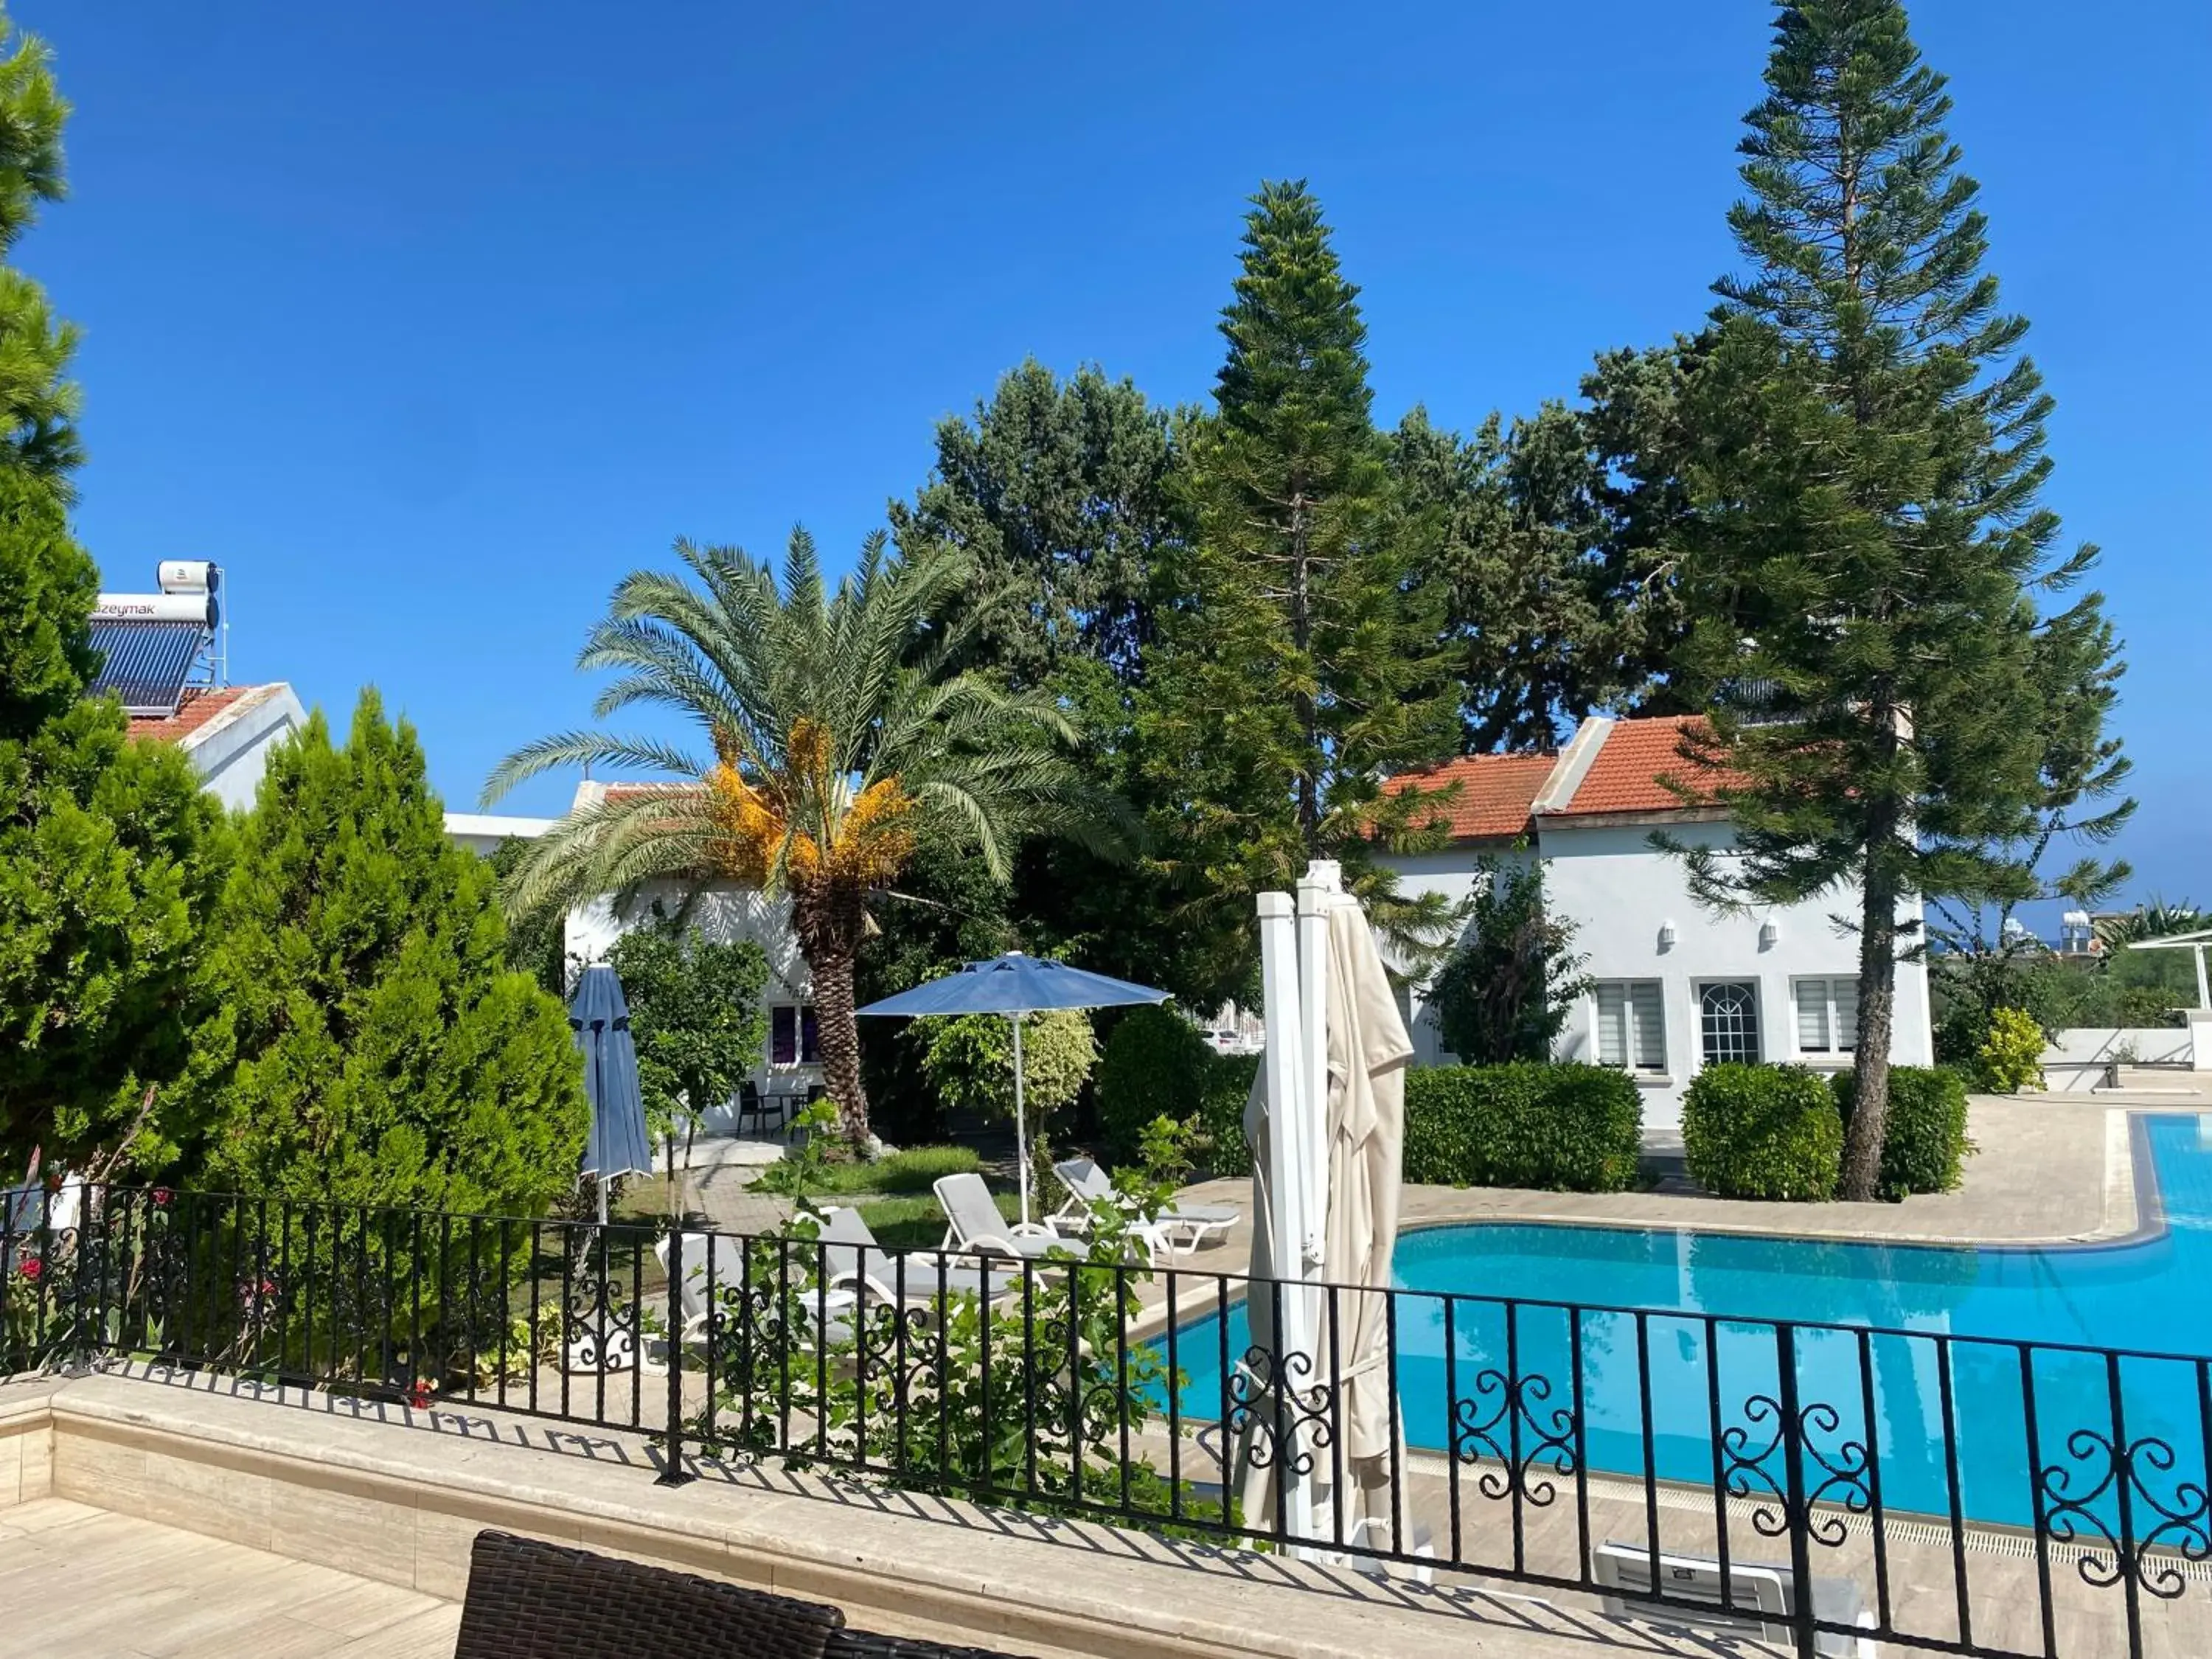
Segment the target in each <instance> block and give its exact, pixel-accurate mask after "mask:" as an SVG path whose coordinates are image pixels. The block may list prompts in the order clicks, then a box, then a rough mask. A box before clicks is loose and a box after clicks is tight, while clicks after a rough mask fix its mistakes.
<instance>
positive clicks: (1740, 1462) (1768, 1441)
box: [1721, 1394, 1790, 1538]
mask: <svg viewBox="0 0 2212 1659" xmlns="http://www.w3.org/2000/svg"><path fill="white" fill-rule="evenodd" d="M1743 1417H1744V1420H1743V1421H1742V1422H1741V1423H1731V1424H1729V1425H1728V1427H1726V1428H1725V1429H1723V1430H1722V1431H1721V1487H1722V1490H1723V1491H1724V1492H1727V1493H1728V1495H1729V1497H1730V1498H1757V1499H1759V1500H1760V1501H1759V1503H1758V1504H1756V1505H1755V1507H1754V1508H1753V1510H1752V1512H1751V1524H1752V1528H1753V1530H1754V1531H1755V1532H1757V1533H1758V1534H1759V1536H1760V1537H1762V1538H1779V1537H1781V1536H1783V1535H1784V1534H1785V1533H1787V1532H1788V1531H1789V1530H1790V1498H1789V1489H1788V1486H1787V1485H1786V1481H1787V1479H1788V1477H1787V1473H1786V1471H1785V1473H1784V1477H1783V1479H1781V1480H1777V1479H1776V1478H1775V1473H1774V1471H1773V1470H1772V1469H1771V1468H1769V1467H1768V1465H1769V1463H1770V1462H1771V1461H1772V1460H1773V1459H1774V1458H1776V1457H1778V1456H1783V1455H1784V1453H1783V1449H1782V1439H1783V1436H1782V1402H1781V1401H1778V1400H1774V1399H1771V1398H1770V1397H1769V1396H1767V1395H1763V1394H1755V1395H1752V1397H1751V1398H1750V1399H1748V1400H1747V1401H1744V1404H1743ZM1766 1425H1772V1426H1771V1428H1769V1429H1768V1430H1767V1434H1766V1438H1765V1442H1764V1443H1759V1445H1758V1446H1757V1449H1753V1432H1754V1431H1757V1430H1759V1429H1760V1428H1762V1427H1765V1426H1766ZM1768 1500H1771V1502H1770V1501H1768Z"/></svg>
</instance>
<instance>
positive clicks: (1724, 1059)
mask: <svg viewBox="0 0 2212 1659" xmlns="http://www.w3.org/2000/svg"><path fill="white" fill-rule="evenodd" d="M1698 1033H1699V1038H1700V1039H1701V1042H1702V1046H1703V1048H1704V1050H1705V1064H1706V1065H1708V1066H1723V1065H1727V1064H1729V1062H1731V1061H1740V1062H1741V1063H1743V1064H1745V1065H1750V1064H1753V1063H1755V1062H1756V1061H1757V1060H1758V1059H1759V987H1757V986H1755V985H1749V984H1746V983H1744V982H1742V981H1738V980H1727V981H1723V982H1722V983H1720V984H1717V985H1708V986H1706V987H1705V988H1704V989H1703V990H1701V991H1699V993H1698Z"/></svg>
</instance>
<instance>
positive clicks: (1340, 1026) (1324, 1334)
mask: <svg viewBox="0 0 2212 1659" xmlns="http://www.w3.org/2000/svg"><path fill="white" fill-rule="evenodd" d="M1328 947H1329V964H1328V966H1329V973H1328V1223H1327V1225H1326V1228H1325V1231H1324V1237H1325V1239H1326V1243H1325V1246H1324V1251H1323V1255H1322V1278H1323V1279H1325V1280H1327V1282H1328V1283H1329V1284H1330V1285H1346V1286H1364V1287H1366V1293H1364V1294H1363V1293H1362V1292H1361V1291H1357V1290H1337V1291H1330V1292H1328V1293H1326V1294H1325V1296H1324V1297H1323V1301H1322V1309H1321V1322H1320V1326H1319V1329H1320V1350H1319V1352H1321V1353H1322V1355H1323V1356H1328V1355H1330V1354H1332V1353H1334V1358H1335V1360H1336V1363H1337V1364H1338V1366H1339V1370H1338V1373H1337V1375H1336V1376H1335V1378H1334V1384H1335V1387H1336V1389H1337V1391H1338V1395H1339V1398H1338V1401H1337V1410H1338V1420H1339V1423H1340V1432H1341V1433H1342V1436H1343V1447H1344V1480H1345V1485H1346V1488H1347V1489H1348V1490H1347V1491H1346V1492H1345V1494H1344V1504H1343V1511H1344V1516H1345V1526H1346V1541H1347V1542H1351V1541H1359V1542H1364V1543H1366V1544H1368V1545H1370V1546H1372V1547H1383V1546H1386V1545H1387V1546H1388V1547H1393V1548H1403V1547H1406V1541H1404V1540H1401V1539H1400V1538H1398V1537H1397V1536H1396V1526H1397V1517H1396V1516H1394V1514H1393V1513H1392V1504H1391V1498H1390V1466H1391V1453H1392V1451H1393V1449H1394V1448H1393V1432H1392V1431H1393V1426H1394V1425H1393V1421H1392V1418H1393V1413H1392V1412H1391V1408H1390V1378H1391V1371H1390V1349H1389V1341H1390V1332H1389V1298H1388V1297H1385V1296H1383V1295H1382V1294H1380V1292H1383V1291H1388V1290H1389V1288H1390V1255H1391V1252H1392V1251H1393V1250H1394V1249H1396V1247H1397V1243H1398V1197H1399V1188H1400V1180H1401V1162H1402V1158H1403V1153H1404V1150H1405V1142H1406V1066H1407V1061H1409V1060H1412V1058H1413V1041H1412V1039H1411V1038H1410V1036H1408V1035H1407V1030H1406V1022H1405V1019H1404V1018H1403V1017H1402V1016H1401V1014H1400V1013H1399V1012H1398V1000H1397V998H1396V997H1395V995H1394V994H1392V992H1391V988H1390V977H1389V974H1388V973H1387V972H1385V971H1384V969H1383V956H1382V952H1381V951H1378V950H1377V949H1376V945H1375V935H1374V933H1372V932H1371V931H1370V929H1369V927H1368V926H1367V918H1366V916H1365V915H1364V914H1363V913H1362V912H1361V910H1360V908H1359V906H1358V904H1357V903H1356V902H1353V901H1352V900H1351V899H1350V898H1345V899H1342V900H1340V902H1337V903H1335V904H1333V905H1332V906H1330V907H1329V911H1328ZM1332 1322H1334V1325H1335V1328H1336V1340H1335V1342H1334V1345H1332V1344H1331V1342H1330V1340H1329V1327H1330V1325H1331V1323H1332ZM1324 1363H1326V1361H1324ZM1319 1473H1320V1474H1322V1476H1323V1477H1324V1478H1326V1477H1327V1476H1328V1474H1329V1473H1330V1471H1329V1470H1328V1469H1326V1468H1324V1469H1322V1470H1320V1471H1319ZM1363 1525H1364V1537H1361V1538H1359V1539H1358V1540H1354V1539H1353V1538H1352V1528H1358V1527H1362V1526H1363Z"/></svg>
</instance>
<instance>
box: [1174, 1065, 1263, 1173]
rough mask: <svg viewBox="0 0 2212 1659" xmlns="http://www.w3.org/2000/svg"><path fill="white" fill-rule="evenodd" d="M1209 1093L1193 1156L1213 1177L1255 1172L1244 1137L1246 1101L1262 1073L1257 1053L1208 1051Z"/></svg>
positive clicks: (1201, 1105)
mask: <svg viewBox="0 0 2212 1659" xmlns="http://www.w3.org/2000/svg"><path fill="white" fill-rule="evenodd" d="M1206 1062H1207V1063H1206V1092H1205V1096H1204V1097H1203V1098H1202V1099H1201V1100H1200V1102H1199V1108H1198V1141H1199V1144H1198V1145H1197V1146H1195V1147H1194V1148H1193V1149H1192V1153H1191V1155H1192V1157H1193V1158H1195V1159H1196V1160H1197V1166H1198V1168H1199V1169H1200V1170H1202V1171H1203V1172H1205V1173H1206V1174H1207V1175H1210V1176H1247V1175H1250V1174H1251V1173H1252V1148H1251V1146H1250V1144H1249V1142H1247V1141H1246V1140H1245V1139H1244V1103H1245V1101H1246V1100H1248V1099H1249V1098H1250V1097H1251V1094H1252V1079H1254V1078H1255V1077H1257V1076H1258V1075H1259V1074H1260V1056H1259V1055H1257V1054H1215V1053H1213V1052H1212V1050H1211V1049H1209V1050H1207V1052H1206Z"/></svg>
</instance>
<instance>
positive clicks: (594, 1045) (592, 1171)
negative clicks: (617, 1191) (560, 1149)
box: [568, 963, 653, 1222]
mask: <svg viewBox="0 0 2212 1659" xmlns="http://www.w3.org/2000/svg"><path fill="white" fill-rule="evenodd" d="M568 1028H569V1030H573V1031H574V1032H575V1034H576V1051H577V1052H578V1053H579V1054H582V1055H583V1057H584V1094H585V1097H586V1098H587V1099H588V1100H589V1101H590V1102H591V1103H592V1133H591V1136H590V1138H589V1139H587V1140H586V1141H585V1143H584V1168H583V1173H584V1174H586V1175H587V1176H591V1177H592V1179H593V1180H594V1181H596V1182H598V1183H599V1219H600V1220H601V1221H602V1222H604V1221H605V1220H606V1218H607V1182H609V1181H611V1180H612V1179H613V1178H614V1177H615V1176H625V1175H650V1174H652V1173H653V1146H652V1144H651V1142H650V1141H648V1140H647V1137H646V1133H645V1100H644V1097H642V1096H641V1094H640V1093H639V1092H638V1086H637V1045H636V1044H635V1042H632V1041H631V1040H630V1035H629V1004H628V1003H627V1002H625V1001H624V1000H623V988H622V981H620V980H619V979H617V978H616V977H615V970H614V969H611V968H610V967H608V966H607V965H606V964H605V963H596V964H594V965H593V966H592V967H589V968H586V969H584V972H583V976H582V977H581V978H580V979H579V980H578V981H576V994H575V996H574V998H573V999H571V1000H570V1001H569V1004H568Z"/></svg>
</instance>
